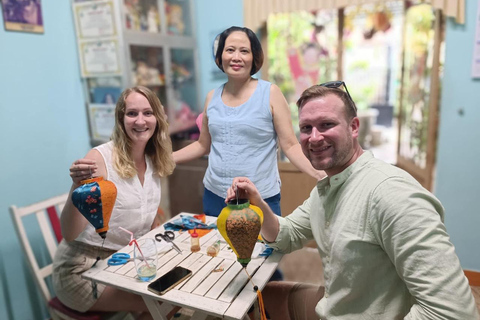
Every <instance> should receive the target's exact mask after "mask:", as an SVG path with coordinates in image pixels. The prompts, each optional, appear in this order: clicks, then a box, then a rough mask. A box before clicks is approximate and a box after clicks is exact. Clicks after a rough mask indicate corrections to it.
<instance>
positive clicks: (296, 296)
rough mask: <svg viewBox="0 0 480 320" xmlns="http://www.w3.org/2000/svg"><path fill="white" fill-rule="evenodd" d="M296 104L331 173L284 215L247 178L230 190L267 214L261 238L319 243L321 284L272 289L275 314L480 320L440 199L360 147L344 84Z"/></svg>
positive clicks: (305, 142)
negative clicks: (272, 209) (289, 212)
mask: <svg viewBox="0 0 480 320" xmlns="http://www.w3.org/2000/svg"><path fill="white" fill-rule="evenodd" d="M342 88H344V89H345V91H344V90H343V89H342ZM297 105H298V108H299V125H300V140H301V141H300V143H301V145H302V150H303V152H304V153H305V155H306V156H307V158H308V159H309V160H310V161H311V163H312V165H313V167H314V168H315V169H317V170H325V172H326V173H327V177H326V178H324V179H323V180H321V181H319V182H318V184H317V186H316V188H314V189H313V190H312V192H311V194H310V197H309V198H308V199H307V200H306V201H305V202H304V203H303V204H302V205H301V206H299V207H298V208H297V209H295V210H294V212H293V213H292V214H290V215H288V216H287V217H285V218H282V217H277V216H275V215H274V214H273V212H272V211H271V210H270V208H269V207H268V205H267V204H266V203H265V202H264V201H263V200H262V197H261V195H260V194H259V193H258V191H257V189H256V187H255V186H254V185H253V183H252V182H251V181H249V180H248V179H247V178H235V179H234V181H233V184H232V187H231V188H230V189H229V190H228V193H227V200H229V199H232V198H233V197H234V196H235V191H234V189H233V188H234V187H233V186H236V187H237V188H238V190H239V192H240V195H241V196H245V197H248V198H249V199H250V201H251V203H252V204H255V205H257V206H259V207H260V208H261V209H262V211H263V213H264V223H263V226H262V230H261V233H262V237H263V239H264V240H265V241H267V242H268V243H269V245H270V246H271V247H273V248H274V249H276V250H279V251H281V252H284V253H288V252H291V251H294V250H297V249H300V248H302V246H303V245H304V244H305V243H306V242H307V241H308V240H310V239H315V242H316V243H317V247H318V251H319V253H320V256H321V258H322V264H323V270H324V279H325V285H324V287H318V286H313V285H308V284H297V283H288V282H271V283H269V284H268V285H267V286H266V288H265V289H264V299H265V306H266V309H267V312H268V313H269V314H270V316H271V318H272V319H275V320H277V319H336V320H337V319H338V320H350V319H352V320H353V319H355V320H358V319H365V320H367V319H368V320H376V319H378V320H385V319H388V320H390V319H451V320H458V319H472V320H475V319H479V316H478V311H477V309H476V306H475V301H474V299H473V296H472V293H471V290H470V287H469V285H468V281H467V279H466V277H465V275H464V273H463V271H462V268H461V266H460V262H459V260H458V257H457V255H456V254H455V249H454V246H453V245H452V243H451V242H450V240H449V236H448V234H447V232H446V229H445V225H444V224H443V219H444V209H443V207H442V205H441V203H440V201H439V200H438V199H437V198H435V196H434V195H432V194H431V193H430V192H429V191H427V190H426V189H424V188H423V187H422V186H421V185H420V184H419V183H418V182H417V181H416V180H415V179H414V178H413V177H411V176H410V175H409V174H408V173H407V172H405V171H403V170H401V169H399V168H397V167H395V166H392V165H390V164H387V163H385V162H383V161H380V160H378V159H375V158H374V157H373V155H372V153H371V152H369V151H364V150H362V148H361V147H360V144H359V143H358V140H357V138H358V132H359V120H358V118H357V115H356V108H355V104H354V102H353V100H352V99H351V97H350V95H349V94H348V91H347V89H346V87H345V83H343V82H342V81H336V82H331V83H326V84H322V85H316V86H313V87H310V88H309V89H307V90H305V91H304V92H303V94H302V96H301V97H300V99H299V100H298V102H297ZM319 272H320V271H319Z"/></svg>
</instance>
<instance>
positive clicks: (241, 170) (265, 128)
mask: <svg viewBox="0 0 480 320" xmlns="http://www.w3.org/2000/svg"><path fill="white" fill-rule="evenodd" d="M224 86H225V84H223V85H221V86H220V87H219V88H217V89H216V90H215V91H214V93H213V97H212V100H211V101H210V104H209V105H208V107H207V116H208V129H209V131H210V136H211V139H212V144H211V147H210V154H209V156H208V168H207V171H206V173H205V177H204V179H203V184H204V185H205V188H207V189H208V190H210V191H212V192H213V193H215V194H216V195H218V196H220V197H222V198H225V197H226V196H227V189H228V188H229V187H230V186H231V184H232V181H233V178H235V177H248V178H249V179H250V180H251V181H252V182H253V183H254V184H255V186H256V187H257V189H258V191H259V192H260V194H261V196H262V198H263V199H265V198H269V197H272V196H274V195H276V194H278V193H280V176H279V173H278V166H277V133H276V132H275V128H274V126H273V117H272V112H271V110H270V86H271V83H270V82H267V81H264V80H260V79H259V80H258V83H257V88H256V89H255V91H254V92H253V94H252V96H251V97H250V98H249V99H248V100H247V102H245V103H243V104H241V105H239V106H237V107H229V106H226V105H225V104H224V103H223V101H222V92H223V88H224Z"/></svg>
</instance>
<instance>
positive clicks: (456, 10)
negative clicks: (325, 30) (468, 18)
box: [243, 0, 465, 31]
mask: <svg viewBox="0 0 480 320" xmlns="http://www.w3.org/2000/svg"><path fill="white" fill-rule="evenodd" d="M388 1H389V0H243V10H244V20H245V26H246V27H248V28H250V29H252V30H254V31H255V30H257V29H258V28H260V27H261V26H262V25H263V23H265V22H266V21H267V18H268V15H269V14H271V13H280V12H293V11H299V10H306V11H314V10H320V9H335V8H343V7H346V6H351V5H360V4H365V3H382V2H388ZM423 2H425V3H430V4H431V5H432V6H433V7H434V8H437V9H441V10H442V11H443V14H445V15H446V16H447V17H453V18H455V20H456V21H457V23H462V24H463V23H465V0H424V1H423Z"/></svg>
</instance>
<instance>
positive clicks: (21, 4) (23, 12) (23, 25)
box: [1, 0, 44, 33]
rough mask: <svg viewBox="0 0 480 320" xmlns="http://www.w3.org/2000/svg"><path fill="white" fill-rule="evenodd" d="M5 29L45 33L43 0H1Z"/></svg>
mask: <svg viewBox="0 0 480 320" xmlns="http://www.w3.org/2000/svg"><path fill="white" fill-rule="evenodd" d="M1 3H2V8H3V22H4V24H5V30H7V31H20V32H32V33H43V31H44V29H43V19H42V3H41V0H1Z"/></svg>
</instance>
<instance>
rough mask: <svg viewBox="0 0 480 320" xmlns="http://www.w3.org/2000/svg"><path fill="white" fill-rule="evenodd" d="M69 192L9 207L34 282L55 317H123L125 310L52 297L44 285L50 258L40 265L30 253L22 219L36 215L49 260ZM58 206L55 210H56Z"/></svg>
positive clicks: (91, 319) (66, 319)
mask: <svg viewBox="0 0 480 320" xmlns="http://www.w3.org/2000/svg"><path fill="white" fill-rule="evenodd" d="M67 197H68V193H66V194H62V195H60V196H57V197H53V198H50V199H48V200H44V201H41V202H38V203H35V204H32V205H28V206H25V207H20V208H19V207H17V206H15V205H13V206H11V207H10V214H11V215H12V219H13V224H14V226H15V229H16V231H17V234H18V238H19V239H20V244H21V246H22V249H23V252H24V254H25V257H26V258H27V262H28V265H29V267H30V270H31V271H32V274H33V277H34V279H35V282H36V284H37V286H38V288H39V289H40V291H41V293H42V296H43V298H44V300H45V303H46V305H47V307H48V311H49V313H50V316H51V317H52V318H53V319H54V320H61V319H64V320H100V319H106V318H108V319H112V317H113V318H116V319H123V318H124V317H125V316H126V314H125V313H106V312H85V313H82V312H78V311H75V310H72V309H70V308H68V307H67V306H65V305H64V304H63V303H62V302H61V301H60V300H59V299H58V298H57V297H52V295H51V292H50V290H49V288H48V286H47V278H48V277H50V276H51V274H52V271H53V262H50V264H47V265H46V266H43V267H40V266H39V263H38V261H37V259H36V257H35V255H34V253H33V250H32V246H31V244H30V239H29V238H28V235H27V232H26V230H25V226H24V221H23V219H24V218H25V217H27V216H30V215H35V216H36V218H37V221H38V224H39V226H40V230H41V232H42V235H43V239H44V241H45V245H46V247H47V249H48V252H49V255H50V258H51V261H53V257H54V255H55V251H56V250H57V246H58V243H59V242H60V241H61V240H62V233H61V229H60V219H59V217H58V214H57V212H60V211H61V210H62V209H63V207H64V205H65V201H66V200H67ZM57 210H58V211H57Z"/></svg>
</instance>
